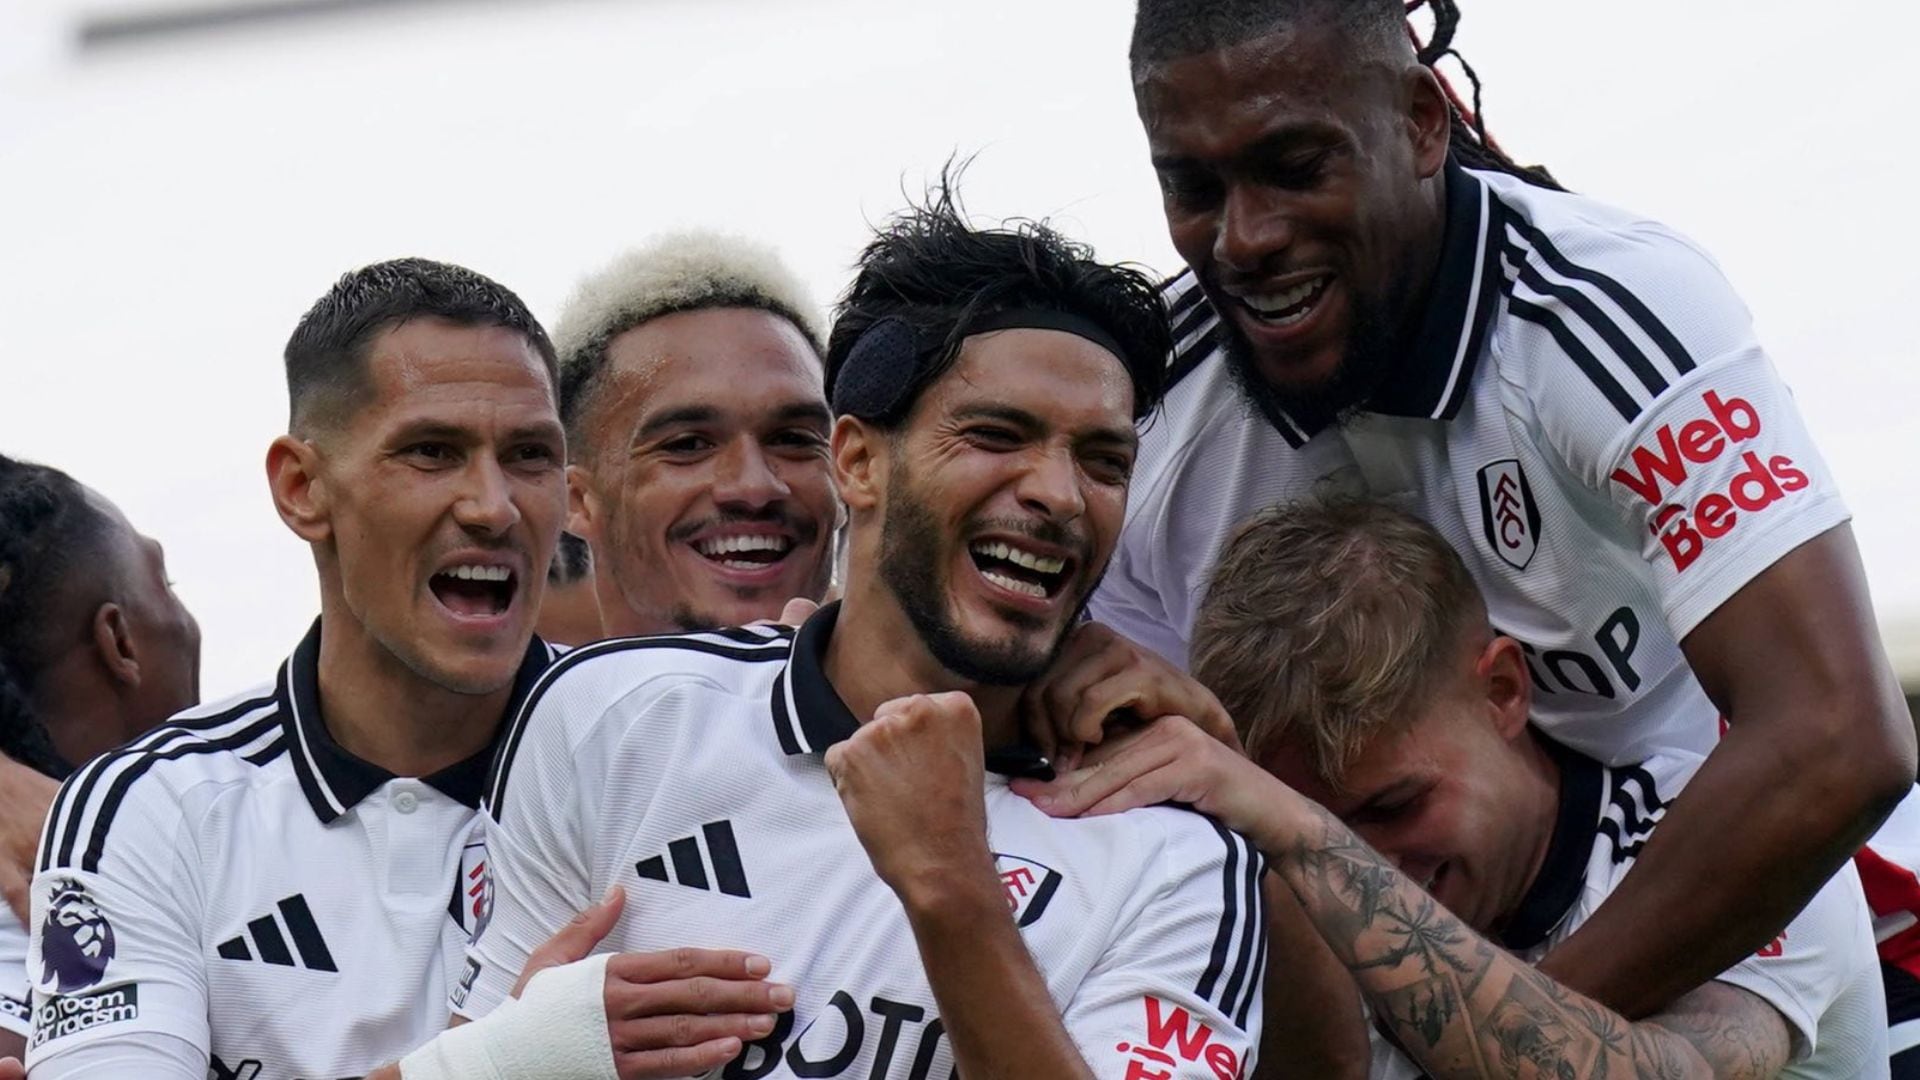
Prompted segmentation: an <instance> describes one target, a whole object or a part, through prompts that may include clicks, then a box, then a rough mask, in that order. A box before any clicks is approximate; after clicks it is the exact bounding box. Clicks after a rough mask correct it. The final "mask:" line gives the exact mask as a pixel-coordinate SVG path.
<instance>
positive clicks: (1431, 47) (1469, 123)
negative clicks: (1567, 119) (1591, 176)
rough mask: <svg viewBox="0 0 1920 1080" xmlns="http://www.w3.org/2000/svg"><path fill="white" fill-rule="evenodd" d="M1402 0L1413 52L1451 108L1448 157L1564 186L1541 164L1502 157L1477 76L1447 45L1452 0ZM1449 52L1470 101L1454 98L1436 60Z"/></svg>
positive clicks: (1453, 21)
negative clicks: (1423, 14)
mask: <svg viewBox="0 0 1920 1080" xmlns="http://www.w3.org/2000/svg"><path fill="white" fill-rule="evenodd" d="M1406 4H1407V36H1408V37H1410V38H1412V39H1413V50H1414V55H1415V56H1417V57H1418V58H1419V60H1420V63H1422V64H1424V65H1426V67H1428V68H1429V69H1431V70H1432V71H1433V74H1434V77H1435V78H1437V79H1439V80H1440V88H1441V89H1442V90H1444V91H1445V92H1446V95H1447V104H1448V106H1450V108H1451V111H1452V114H1453V119H1452V122H1451V124H1450V126H1449V130H1448V137H1449V142H1450V143H1451V145H1452V147H1453V155H1454V157H1455V158H1457V159H1458V160H1459V162H1460V164H1462V165H1465V166H1466V167H1468V168H1470V169H1485V170H1490V171H1493V172H1503V173H1507V174H1509V175H1511V176H1517V177H1519V178H1520V179H1522V180H1525V181H1526V182H1527V183H1529V184H1532V185H1534V186H1535V187H1543V188H1551V189H1552V190H1554V191H1565V190H1566V189H1565V188H1563V187H1561V186H1560V184H1559V182H1558V181H1556V180H1554V178H1553V174H1552V173H1550V172H1548V171H1547V169H1546V167H1545V166H1543V165H1522V164H1520V163H1519V162H1517V161H1515V160H1513V159H1512V158H1511V157H1508V156H1507V152H1506V151H1505V150H1503V149H1501V148H1500V144H1499V143H1497V142H1495V141H1494V138H1493V136H1492V135H1490V134H1488V133H1487V120H1486V116H1485V114H1484V113H1482V112H1481V110H1480V76H1479V74H1478V73H1476V72H1475V71H1474V70H1473V65H1472V64H1469V63H1467V60H1466V57H1463V56H1461V55H1460V50H1458V49H1456V48H1454V47H1453V35H1454V33H1455V31H1457V30H1459V29H1460V4H1459V3H1458V0H1406ZM1421 8H1426V9H1427V11H1428V12H1429V13H1431V14H1432V16H1433V30H1432V31H1431V32H1430V33H1428V35H1427V39H1426V40H1425V41H1424V42H1423V41H1421V40H1420V32H1419V31H1418V30H1417V29H1416V28H1415V27H1414V25H1413V15H1414V13H1415V12H1417V11H1419V10H1420V9H1421ZM1449 56H1451V57H1453V59H1454V61H1455V62H1456V63H1458V64H1459V65H1460V70H1461V71H1462V72H1463V73H1465V74H1466V76H1467V84H1468V85H1469V86H1471V87H1472V88H1473V101H1472V103H1471V104H1468V103H1467V102H1465V101H1462V100H1461V99H1460V92H1459V91H1458V90H1455V89H1454V87H1453V83H1452V82H1451V81H1450V80H1449V79H1448V78H1447V77H1446V75H1445V74H1443V73H1442V72H1441V71H1440V61H1442V60H1445V59H1446V58H1447V57H1449Z"/></svg>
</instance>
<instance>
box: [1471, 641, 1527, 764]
mask: <svg viewBox="0 0 1920 1080" xmlns="http://www.w3.org/2000/svg"><path fill="white" fill-rule="evenodd" d="M1474 674H1475V675H1477V676H1478V677H1479V680H1480V685H1481V686H1482V687H1483V688H1484V689H1485V691H1486V695H1487V708H1488V710H1489V711H1490V712H1491V714H1492V716H1493V725H1494V727H1495V728H1497V729H1499V731H1500V735H1501V737H1502V738H1505V739H1508V740H1512V739H1516V738H1519V737H1520V733H1521V732H1523V731H1525V730H1526V729H1527V720H1528V718H1529V716H1530V715H1531V714H1532V711H1533V682H1532V680H1531V678H1529V676H1528V675H1527V660H1526V657H1525V656H1524V655H1522V654H1521V651H1520V643H1519V642H1517V641H1515V640H1513V639H1512V638H1510V637H1507V636H1506V635H1505V634H1495V635H1493V640H1492V641H1490V642H1488V643H1487V647H1486V648H1484V649H1482V650H1481V651H1480V658H1479V660H1478V661H1477V662H1476V663H1475V664H1474Z"/></svg>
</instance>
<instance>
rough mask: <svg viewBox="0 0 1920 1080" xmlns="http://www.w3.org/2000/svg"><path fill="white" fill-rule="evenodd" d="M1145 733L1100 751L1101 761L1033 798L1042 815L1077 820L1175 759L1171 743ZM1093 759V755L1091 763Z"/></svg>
mask: <svg viewBox="0 0 1920 1080" xmlns="http://www.w3.org/2000/svg"><path fill="white" fill-rule="evenodd" d="M1152 730H1153V729H1151V728H1149V729H1145V730H1142V731H1139V732H1129V733H1127V735H1126V736H1124V737H1123V739H1122V740H1117V741H1115V742H1113V743H1110V744H1108V745H1106V746H1102V747H1099V748H1098V749H1097V750H1096V751H1095V753H1097V754H1099V755H1100V756H1101V757H1100V760H1093V761H1090V763H1089V764H1086V765H1082V766H1081V767H1080V768H1078V769H1076V770H1074V771H1073V772H1071V773H1067V774H1064V775H1062V776H1059V777H1057V778H1055V779H1054V780H1052V781H1051V782H1049V783H1048V784H1047V785H1046V787H1045V789H1044V790H1039V791H1036V792H1034V793H1033V794H1032V795H1030V796H1029V798H1031V799H1032V801H1033V805H1034V806H1035V807H1037V808H1039V809H1040V810H1041V812H1043V813H1046V814H1050V815H1052V816H1054V817H1077V816H1079V815H1081V814H1084V813H1086V811H1087V810H1088V809H1089V808H1091V807H1093V806H1095V805H1097V804H1098V803H1099V802H1100V801H1101V800H1102V799H1105V798H1107V797H1108V796H1110V795H1112V794H1113V793H1115V792H1116V791H1119V790H1120V789H1122V788H1124V787H1125V786H1127V784H1129V783H1131V782H1132V781H1134V780H1135V779H1137V778H1139V777H1140V776H1143V775H1145V774H1147V773H1150V772H1152V771H1153V770H1155V769H1158V768H1160V767H1162V766H1164V765H1165V764H1167V762H1168V761H1169V760H1170V759H1171V758H1172V756H1173V755H1172V754H1171V752H1170V751H1169V748H1168V747H1167V746H1166V745H1164V744H1165V743H1167V742H1168V741H1169V740H1166V739H1164V738H1160V739H1151V738H1149V732H1151V731H1152ZM1092 756H1093V755H1091V754H1090V755H1089V758H1090V759H1091V758H1092Z"/></svg>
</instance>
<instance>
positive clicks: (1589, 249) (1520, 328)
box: [1499, 224, 1849, 638]
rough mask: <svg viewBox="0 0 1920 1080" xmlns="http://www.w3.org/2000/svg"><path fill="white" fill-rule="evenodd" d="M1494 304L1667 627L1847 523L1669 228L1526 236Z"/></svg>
mask: <svg viewBox="0 0 1920 1080" xmlns="http://www.w3.org/2000/svg"><path fill="white" fill-rule="evenodd" d="M1556 244H1559V245H1561V246H1560V247H1556V246H1555V245H1556ZM1563 248H1564V250H1563ZM1597 267H1604V268H1605V272H1604V273H1602V272H1601V271H1600V270H1598V269H1595V268H1597ZM1509 311H1510V313H1511V314H1513V315H1515V316H1516V317H1515V318H1513V319H1510V320H1508V323H1507V325H1508V326H1509V327H1510V328H1511V329H1510V330H1509V331H1508V334H1507V340H1505V341H1503V342H1502V343H1501V344H1500V346H1499V348H1500V349H1501V351H1503V352H1515V353H1517V355H1519V356H1520V357H1521V358H1523V359H1524V370H1525V371H1526V373H1527V374H1526V381H1527V383H1528V386H1527V389H1526V390H1525V391H1524V393H1525V394H1526V395H1527V397H1528V398H1529V400H1530V402H1531V407H1532V410H1533V412H1534V414H1535V415H1536V416H1537V418H1538V423H1539V424H1540V427H1541V435H1542V437H1543V439H1544V440H1545V442H1546V443H1547V444H1548V445H1549V446H1551V447H1552V449H1553V450H1554V452H1555V453H1556V454H1557V455H1558V457H1559V459H1560V462H1561V464H1563V465H1564V466H1565V467H1566V468H1567V469H1568V470H1569V471H1570V472H1571V473H1572V474H1573V475H1574V476H1575V477H1576V478H1577V479H1578V480H1579V481H1580V482H1581V483H1582V484H1584V485H1585V486H1586V487H1587V488H1588V489H1589V490H1591V491H1593V492H1595V493H1597V494H1598V495H1599V496H1600V497H1601V498H1602V499H1603V500H1605V502H1606V503H1607V504H1610V505H1611V507H1612V508H1613V510H1614V511H1615V512H1616V513H1617V514H1618V516H1619V517H1618V520H1619V521H1620V522H1621V524H1622V526H1623V528H1624V530H1625V534H1626V537H1625V538H1626V539H1627V542H1628V543H1630V544H1632V545H1634V546H1635V547H1636V548H1637V549H1638V550H1639V552H1640V554H1641V557H1642V558H1643V559H1644V560H1645V561H1646V563H1647V565H1648V566H1649V567H1650V568H1651V571H1652V574H1653V579H1654V583H1655V586H1656V590H1657V592H1658V594H1659V596H1660V598H1661V603H1662V607H1663V608H1664V611H1665V615H1666V618H1667V621H1668V624H1669V625H1670V627H1671V628H1672V630H1673V634H1674V636H1675V638H1684V637H1685V636H1686V635H1687V634H1688V633H1689V632H1691V631H1692V630H1693V629H1694V628H1695V627H1696V626H1698V625H1699V624H1700V621H1701V620H1702V619H1705V618H1706V617H1707V616H1708V615H1709V614H1711V613H1712V612H1713V611H1714V609H1715V608H1717V607H1719V606H1720V605H1721V604H1722V603H1724V602H1725V601H1726V600H1727V598H1728V597H1730V596H1732V595H1733V594H1734V593H1735V592H1737V591H1738V590H1739V589H1740V587H1741V586H1743V585H1745V584H1746V583H1747V582H1749V581H1751V580H1753V578H1754V577H1756V576H1757V575H1758V574H1759V573H1760V572H1761V571H1763V570H1765V569H1766V568H1767V567H1768V566H1771V565H1772V564H1773V563H1774V562H1776V561H1778V560H1779V559H1780V557H1781V556H1783V555H1785V554H1786V553H1787V552H1789V551H1791V550H1793V549H1794V548H1795V547H1798V546H1799V545H1801V544H1804V543H1806V542H1807V541H1808V540H1811V539H1813V538H1814V537H1815V536H1818V535H1819V534H1821V533H1823V532H1826V531H1827V530H1829V529H1831V528H1833V527H1834V526H1836V525H1839V524H1840V523H1842V522H1844V521H1846V520H1847V518H1848V516H1849V515H1848V513H1847V509H1846V506H1845V505H1844V503H1843V502H1842V501H1841V498H1840V495H1839V491H1838V489H1837V488H1836V486H1835V484H1834V481H1833V477H1832V476H1831V474H1830V473H1829V472H1828V470H1827V467H1826V463H1825V462H1824V461H1822V460H1821V457H1820V454H1819V451H1818V450H1817V449H1816V448H1815V446H1814V444H1813V440H1812V438H1811V437H1810V436H1809V434H1808V432H1807V428H1806V425H1805V423H1804V422H1803V421H1802V420H1801V417H1800V414H1799V410H1798V409H1797V408H1796V407H1795V405H1794V401H1793V395H1792V393H1791V392H1790V391H1789V390H1788V389H1787V386H1786V384H1785V383H1783V382H1782V381H1781V379H1780V375H1779V373H1778V372H1777V371H1775V369H1774V366H1773V363H1772V361H1771V360H1770V359H1768V357H1767V354H1766V353H1765V351H1763V350H1762V349H1761V347H1760V344H1759V342H1758V340H1757V339H1756V338H1755V335H1754V332H1753V326H1752V320H1751V318H1750V317H1749V315H1748V313H1747V310H1746V307H1745V305H1743V304H1742V303H1741V301H1740V299H1739V297H1738V296H1736V295H1735V294H1734V291H1733V288H1732V286H1730V285H1729V284H1728V283H1727V281H1726V278H1725V277H1724V276H1723V275H1722V274H1721V272H1720V270H1719V268H1718V267H1716V266H1715V265H1714V264H1713V262H1712V261H1711V260H1710V259H1708V258H1707V257H1706V256H1705V255H1704V254H1702V253H1701V252H1700V251H1699V250H1698V249H1696V248H1694V247H1693V246H1692V245H1691V244H1689V243H1688V242H1687V241H1685V240H1683V239H1681V238H1680V237H1678V236H1677V235H1675V234H1673V233H1671V232H1669V231H1667V230H1665V229H1663V228H1660V227H1658V226H1654V225H1650V224H1648V225H1642V226H1640V227H1638V228H1632V229H1624V230H1618V231H1613V232H1604V233H1603V232H1600V231H1598V230H1592V231H1589V232H1588V233H1586V234H1583V235H1581V236H1579V237H1576V238H1562V239H1560V240H1558V241H1554V240H1549V239H1547V238H1545V237H1539V236H1536V237H1535V240H1534V245H1533V248H1532V250H1531V254H1529V255H1528V257H1527V261H1526V265H1525V268H1524V269H1523V270H1522V272H1521V273H1520V275H1519V281H1518V283H1517V284H1516V287H1515V292H1514V295H1513V297H1512V299H1511V300H1510V307H1509Z"/></svg>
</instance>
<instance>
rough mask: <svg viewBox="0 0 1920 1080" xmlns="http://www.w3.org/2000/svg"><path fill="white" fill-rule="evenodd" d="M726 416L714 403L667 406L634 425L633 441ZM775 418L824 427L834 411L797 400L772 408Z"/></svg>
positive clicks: (813, 403)
mask: <svg viewBox="0 0 1920 1080" xmlns="http://www.w3.org/2000/svg"><path fill="white" fill-rule="evenodd" d="M724 416H725V414H724V413H723V412H722V411H721V410H720V409H718V408H715V407H714V406H712V405H683V406H681V407H679V408H673V409H668V410H667V411H665V412H662V413H658V414H656V415H654V416H650V417H648V418H647V419H646V420H645V421H644V422H642V423H641V425H640V426H639V427H637V428H635V429H634V432H633V441H634V442H636V443H638V442H644V441H646V440H647V439H650V438H652V437H653V436H655V435H658V434H660V433H661V432H663V431H667V430H670V429H672V428H677V427H686V426H688V425H692V424H713V423H718V422H719V421H720V420H721V419H722V418H723V417H724ZM772 419H773V421H774V422H775V423H793V422H796V421H811V422H813V423H817V424H819V425H820V426H821V427H825V426H826V425H828V424H830V423H832V422H833V414H832V413H829V412H828V411H827V406H826V405H825V404H824V403H822V402H818V401H795V402H791V403H789V404H786V405H782V406H780V407H779V408H777V409H775V410H773V414H772Z"/></svg>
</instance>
